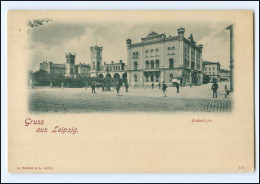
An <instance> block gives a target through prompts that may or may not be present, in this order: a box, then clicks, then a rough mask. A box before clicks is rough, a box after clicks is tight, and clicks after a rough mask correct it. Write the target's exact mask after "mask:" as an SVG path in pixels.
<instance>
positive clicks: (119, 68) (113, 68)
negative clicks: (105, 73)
mask: <svg viewBox="0 0 260 184" xmlns="http://www.w3.org/2000/svg"><path fill="white" fill-rule="evenodd" d="M106 70H109V71H119V70H121V67H120V66H107V67H106Z"/></svg>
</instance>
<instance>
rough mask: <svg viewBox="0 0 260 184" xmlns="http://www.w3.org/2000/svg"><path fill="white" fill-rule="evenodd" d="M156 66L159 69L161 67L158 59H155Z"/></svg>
mask: <svg viewBox="0 0 260 184" xmlns="http://www.w3.org/2000/svg"><path fill="white" fill-rule="evenodd" d="M155 67H156V68H157V69H158V68H159V67H160V62H159V60H158V59H156V60H155Z"/></svg>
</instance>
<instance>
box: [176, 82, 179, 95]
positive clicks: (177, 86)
mask: <svg viewBox="0 0 260 184" xmlns="http://www.w3.org/2000/svg"><path fill="white" fill-rule="evenodd" d="M176 89H177V93H179V92H180V91H179V89H180V85H179V83H178V82H177V83H176Z"/></svg>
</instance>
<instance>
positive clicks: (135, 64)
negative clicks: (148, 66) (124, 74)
mask: <svg viewBox="0 0 260 184" xmlns="http://www.w3.org/2000/svg"><path fill="white" fill-rule="evenodd" d="M134 70H137V62H134Z"/></svg>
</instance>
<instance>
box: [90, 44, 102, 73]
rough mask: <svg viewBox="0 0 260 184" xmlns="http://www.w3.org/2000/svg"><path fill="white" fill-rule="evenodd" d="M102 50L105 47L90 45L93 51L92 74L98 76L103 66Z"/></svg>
mask: <svg viewBox="0 0 260 184" xmlns="http://www.w3.org/2000/svg"><path fill="white" fill-rule="evenodd" d="M102 50H103V47H98V46H94V47H90V52H91V76H92V77H97V76H98V71H100V70H101V66H102Z"/></svg>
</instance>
